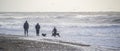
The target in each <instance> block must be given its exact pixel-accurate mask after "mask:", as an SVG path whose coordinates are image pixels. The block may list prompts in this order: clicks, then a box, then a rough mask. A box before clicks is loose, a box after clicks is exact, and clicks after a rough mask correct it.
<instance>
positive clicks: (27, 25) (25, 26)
mask: <svg viewBox="0 0 120 51" xmlns="http://www.w3.org/2000/svg"><path fill="white" fill-rule="evenodd" d="M23 28H24V34H25V36H28V29H29V23H28V22H27V21H25V23H24V25H23Z"/></svg>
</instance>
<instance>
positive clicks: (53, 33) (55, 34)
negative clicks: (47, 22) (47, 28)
mask: <svg viewBox="0 0 120 51" xmlns="http://www.w3.org/2000/svg"><path fill="white" fill-rule="evenodd" d="M52 36H54V37H56V36H58V37H60V35H59V33H57V29H56V27H54V29H53V30H52Z"/></svg>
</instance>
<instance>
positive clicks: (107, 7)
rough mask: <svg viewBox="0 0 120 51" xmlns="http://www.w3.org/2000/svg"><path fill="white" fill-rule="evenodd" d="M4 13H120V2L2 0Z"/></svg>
mask: <svg viewBox="0 0 120 51" xmlns="http://www.w3.org/2000/svg"><path fill="white" fill-rule="evenodd" d="M0 11H2V12H4V11H6V12H80V11H120V0H0Z"/></svg>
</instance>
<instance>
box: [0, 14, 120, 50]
mask: <svg viewBox="0 0 120 51" xmlns="http://www.w3.org/2000/svg"><path fill="white" fill-rule="evenodd" d="M25 21H28V23H29V36H36V32H35V25H36V24H37V23H39V24H40V37H41V34H42V33H46V34H47V37H51V35H52V30H53V28H54V27H56V28H57V30H58V33H59V34H60V36H61V37H57V38H62V39H64V40H67V41H71V42H76V43H85V44H90V45H96V46H103V47H110V48H120V13H119V12H105V13H104V12H102V13H101V12H100V13H98V12H0V34H6V35H24V29H23V24H24V22H25Z"/></svg>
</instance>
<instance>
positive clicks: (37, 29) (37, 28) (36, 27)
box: [35, 23, 40, 36]
mask: <svg viewBox="0 0 120 51" xmlns="http://www.w3.org/2000/svg"><path fill="white" fill-rule="evenodd" d="M35 29H36V36H39V32H40V25H39V23H37V24H36V26H35Z"/></svg>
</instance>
